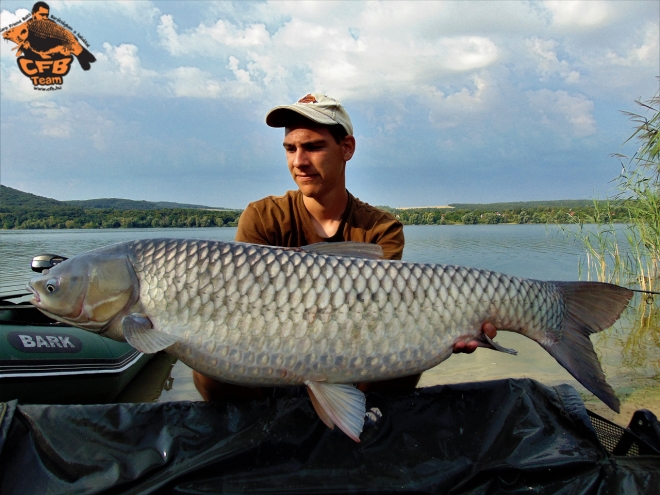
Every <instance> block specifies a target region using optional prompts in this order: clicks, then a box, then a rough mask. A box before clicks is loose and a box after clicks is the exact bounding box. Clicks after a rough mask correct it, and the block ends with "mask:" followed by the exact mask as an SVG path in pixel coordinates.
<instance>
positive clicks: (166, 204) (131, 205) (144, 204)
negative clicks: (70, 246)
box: [65, 198, 228, 210]
mask: <svg viewBox="0 0 660 495" xmlns="http://www.w3.org/2000/svg"><path fill="white" fill-rule="evenodd" d="M65 203H67V204H69V205H71V206H79V207H80V208H85V209H87V208H100V209H109V210H162V209H164V208H184V209H187V210H197V209H199V210H227V209H228V208H213V207H211V206H203V205H191V204H188V203H173V202H171V201H135V200H133V199H121V198H99V199H83V200H70V201H65Z"/></svg>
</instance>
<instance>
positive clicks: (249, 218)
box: [236, 191, 404, 260]
mask: <svg viewBox="0 0 660 495" xmlns="http://www.w3.org/2000/svg"><path fill="white" fill-rule="evenodd" d="M236 240H237V241H238V242H250V243H252V244H265V245H268V246H280V247H300V246H307V245H308V244H315V243H317V242H340V241H357V242H369V243H372V244H378V245H379V246H380V247H382V248H383V254H384V257H385V259H390V260H400V259H401V255H402V254H403V243H404V238H403V225H401V222H399V221H398V220H397V219H396V218H394V217H393V216H392V215H390V214H389V213H386V212H384V211H381V210H379V209H378V208H374V207H373V206H370V205H368V204H367V203H363V202H362V201H360V200H359V199H357V198H354V197H353V195H352V194H351V193H348V204H347V205H346V210H345V211H344V214H343V215H342V219H341V224H340V225H339V228H338V229H337V233H336V234H335V235H333V236H332V237H321V236H320V235H319V234H317V233H316V230H315V229H314V225H313V224H312V219H311V218H310V217H309V213H308V212H307V209H306V208H305V204H304V203H303V195H302V193H301V192H300V191H288V192H287V193H286V194H285V195H284V196H268V197H267V198H264V199H262V200H259V201H255V202H254V203H250V204H249V205H248V206H247V208H245V211H243V213H242V214H241V218H240V219H239V221H238V230H237V231H236Z"/></svg>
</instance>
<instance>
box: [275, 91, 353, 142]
mask: <svg viewBox="0 0 660 495" xmlns="http://www.w3.org/2000/svg"><path fill="white" fill-rule="evenodd" d="M291 112H295V113H298V114H300V115H302V116H303V117H306V118H308V119H310V120H312V121H314V122H317V123H319V124H323V125H335V124H339V125H341V126H342V127H343V128H344V129H346V132H347V133H348V135H349V136H352V135H353V124H351V118H350V117H349V116H348V112H346V109H345V108H344V106H343V105H342V104H341V103H339V102H338V101H337V100H335V99H334V98H330V97H329V96H325V95H322V94H320V93H308V94H307V95H305V96H303V97H302V98H300V99H299V100H298V101H297V102H295V103H294V104H293V105H281V106H278V107H275V108H273V109H271V111H270V112H268V113H267V114H266V124H268V125H269V126H271V127H286V126H287V124H288V123H289V122H290V121H291Z"/></svg>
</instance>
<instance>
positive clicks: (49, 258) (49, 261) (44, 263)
mask: <svg viewBox="0 0 660 495" xmlns="http://www.w3.org/2000/svg"><path fill="white" fill-rule="evenodd" d="M67 259H68V258H65V257H64V256H60V255H59V254H39V255H37V256H35V257H34V258H32V263H31V265H30V266H31V267H32V271H35V272H39V273H41V272H43V271H44V270H46V269H50V268H53V267H54V266H55V265H59V264H60V263H62V262H63V261H64V260H67Z"/></svg>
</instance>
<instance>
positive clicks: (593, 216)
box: [381, 204, 626, 225]
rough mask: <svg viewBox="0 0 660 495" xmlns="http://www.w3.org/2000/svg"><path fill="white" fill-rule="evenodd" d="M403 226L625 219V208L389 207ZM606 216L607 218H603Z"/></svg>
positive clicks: (591, 221) (593, 221) (596, 206)
mask: <svg viewBox="0 0 660 495" xmlns="http://www.w3.org/2000/svg"><path fill="white" fill-rule="evenodd" d="M381 208H383V209H386V210H387V211H389V212H390V213H392V214H393V215H394V216H395V217H396V218H397V219H398V220H399V221H400V222H401V223H402V224H404V225H453V224H464V225H477V224H491V225H494V224H498V223H520V224H526V223H562V224H563V223H595V222H599V221H603V220H607V221H610V220H611V221H626V218H624V217H625V215H624V214H623V213H624V211H623V209H622V208H621V207H620V206H619V207H617V206H615V205H610V207H609V209H607V211H606V212H605V210H603V209H602V208H600V207H599V206H598V205H597V204H596V205H593V206H580V207H572V208H571V207H551V206H539V207H537V208H511V209H507V210H502V211H492V210H490V209H486V208H483V209H462V208H454V209H450V208H413V209H405V210H400V209H396V208H387V207H381ZM605 216H607V219H605V218H604V217H605Z"/></svg>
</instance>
